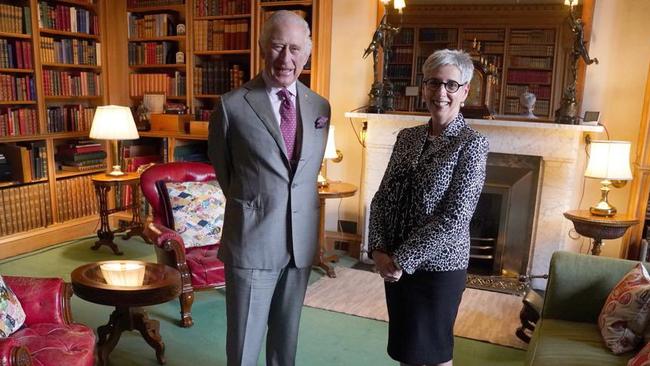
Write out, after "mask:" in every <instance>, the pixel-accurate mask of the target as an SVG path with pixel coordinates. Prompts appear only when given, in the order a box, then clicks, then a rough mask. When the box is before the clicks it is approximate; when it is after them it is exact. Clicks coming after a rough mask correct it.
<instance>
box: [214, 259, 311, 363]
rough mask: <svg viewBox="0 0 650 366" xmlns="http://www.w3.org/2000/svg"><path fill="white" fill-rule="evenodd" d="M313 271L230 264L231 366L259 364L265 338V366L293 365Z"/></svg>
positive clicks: (227, 291)
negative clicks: (242, 266) (250, 267)
mask: <svg viewBox="0 0 650 366" xmlns="http://www.w3.org/2000/svg"><path fill="white" fill-rule="evenodd" d="M309 272H310V267H306V268H296V267H295V266H294V265H293V263H290V264H289V265H287V266H286V267H284V268H282V269H280V270H272V269H249V268H238V267H234V266H232V265H228V264H226V283H227V284H228V286H226V317H227V322H228V336H227V342H226V355H227V358H228V366H255V365H257V361H258V357H259V354H260V350H261V347H262V341H263V340H264V335H265V334H266V336H267V337H266V364H267V366H292V365H295V360H296V349H297V347H298V329H299V325H300V313H301V308H302V304H303V300H304V298H305V291H306V290H307V283H308V280H309ZM267 329H268V334H267Z"/></svg>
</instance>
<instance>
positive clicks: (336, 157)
mask: <svg viewBox="0 0 650 366" xmlns="http://www.w3.org/2000/svg"><path fill="white" fill-rule="evenodd" d="M325 159H329V160H331V161H333V162H335V163H340V162H341V160H343V153H342V152H341V150H337V149H336V141H334V126H330V130H329V133H328V134H327V145H326V146H325V155H323V163H322V165H321V172H322V171H323V167H324V166H325ZM318 186H319V187H327V186H328V183H327V177H325V176H324V175H323V173H319V174H318Z"/></svg>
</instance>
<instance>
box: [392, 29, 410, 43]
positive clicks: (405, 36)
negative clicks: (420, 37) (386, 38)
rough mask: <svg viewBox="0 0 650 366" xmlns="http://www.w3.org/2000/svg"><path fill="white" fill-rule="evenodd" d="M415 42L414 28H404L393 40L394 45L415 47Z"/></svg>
mask: <svg viewBox="0 0 650 366" xmlns="http://www.w3.org/2000/svg"><path fill="white" fill-rule="evenodd" d="M414 40H415V30H414V29H413V28H402V29H401V30H400V31H399V32H397V34H396V35H395V38H393V45H405V46H406V45H409V46H411V45H413V41H414Z"/></svg>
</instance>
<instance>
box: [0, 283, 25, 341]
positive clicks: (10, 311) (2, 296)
mask: <svg viewBox="0 0 650 366" xmlns="http://www.w3.org/2000/svg"><path fill="white" fill-rule="evenodd" d="M24 322H25V312H24V311H23V307H22V306H20V301H18V298H17V297H16V295H15V294H14V292H13V291H11V289H10V288H9V286H7V285H6V284H5V281H4V280H3V279H2V276H0V338H5V337H8V336H9V335H10V334H11V333H13V332H15V331H17V330H18V328H20V327H21V326H22V325H23V323H24Z"/></svg>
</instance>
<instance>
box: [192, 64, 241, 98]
mask: <svg viewBox="0 0 650 366" xmlns="http://www.w3.org/2000/svg"><path fill="white" fill-rule="evenodd" d="M243 84H244V70H242V68H241V66H240V65H238V64H230V63H229V62H228V61H225V60H215V61H213V62H209V63H206V64H203V65H201V66H197V67H195V68H194V92H195V93H196V94H224V93H226V92H228V91H229V90H231V89H234V88H237V87H239V86H241V85H243Z"/></svg>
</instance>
